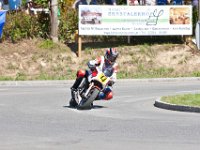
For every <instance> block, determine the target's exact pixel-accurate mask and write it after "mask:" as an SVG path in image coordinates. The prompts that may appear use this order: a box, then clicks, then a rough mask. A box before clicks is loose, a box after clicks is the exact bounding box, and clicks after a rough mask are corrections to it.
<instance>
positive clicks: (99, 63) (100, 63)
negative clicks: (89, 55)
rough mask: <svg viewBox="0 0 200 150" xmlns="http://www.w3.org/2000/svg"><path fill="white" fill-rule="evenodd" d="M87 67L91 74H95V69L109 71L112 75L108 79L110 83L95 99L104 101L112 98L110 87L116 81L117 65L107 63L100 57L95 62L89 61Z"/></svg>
mask: <svg viewBox="0 0 200 150" xmlns="http://www.w3.org/2000/svg"><path fill="white" fill-rule="evenodd" d="M88 67H89V68H90V70H91V73H95V71H96V68H98V70H101V71H104V70H105V69H111V70H112V72H113V74H112V76H111V77H110V79H111V80H110V83H109V84H108V86H107V87H106V88H105V89H104V90H103V91H102V92H100V94H99V96H98V97H97V99H104V100H110V99H112V98H113V92H112V85H113V84H114V83H115V82H116V80H117V68H118V65H117V63H116V62H115V63H112V64H111V63H109V62H108V61H107V60H106V59H105V58H104V56H101V57H99V58H97V59H95V60H91V61H89V62H88Z"/></svg>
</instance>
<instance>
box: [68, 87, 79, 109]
mask: <svg viewBox="0 0 200 150" xmlns="http://www.w3.org/2000/svg"><path fill="white" fill-rule="evenodd" d="M75 92H76V90H75V89H74V88H71V96H72V98H71V100H70V101H69V106H70V107H76V106H77V105H78V103H77V102H76V100H75Z"/></svg>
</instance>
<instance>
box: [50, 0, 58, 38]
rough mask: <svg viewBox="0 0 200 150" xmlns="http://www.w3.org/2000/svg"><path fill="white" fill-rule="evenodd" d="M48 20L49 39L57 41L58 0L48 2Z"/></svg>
mask: <svg viewBox="0 0 200 150" xmlns="http://www.w3.org/2000/svg"><path fill="white" fill-rule="evenodd" d="M50 8H51V9H50V10H51V11H50V20H51V35H50V37H51V39H52V40H53V42H58V1H57V0H51V2H50Z"/></svg>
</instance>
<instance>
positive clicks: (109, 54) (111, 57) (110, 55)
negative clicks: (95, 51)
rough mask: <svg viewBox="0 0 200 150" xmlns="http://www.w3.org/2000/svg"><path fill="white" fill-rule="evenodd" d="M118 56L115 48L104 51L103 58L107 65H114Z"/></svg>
mask: <svg viewBox="0 0 200 150" xmlns="http://www.w3.org/2000/svg"><path fill="white" fill-rule="evenodd" d="M118 55H119V53H118V52H117V50H116V49H115V48H109V49H107V50H106V54H105V56H104V58H105V60H106V61H107V62H108V63H109V64H114V63H115V61H116V59H117V57H118Z"/></svg>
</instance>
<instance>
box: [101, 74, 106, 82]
mask: <svg viewBox="0 0 200 150" xmlns="http://www.w3.org/2000/svg"><path fill="white" fill-rule="evenodd" d="M100 79H101V81H102V82H105V81H106V79H107V77H106V76H105V75H103V74H102V75H101V77H100Z"/></svg>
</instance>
